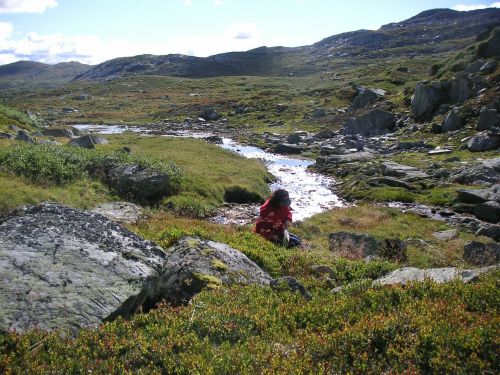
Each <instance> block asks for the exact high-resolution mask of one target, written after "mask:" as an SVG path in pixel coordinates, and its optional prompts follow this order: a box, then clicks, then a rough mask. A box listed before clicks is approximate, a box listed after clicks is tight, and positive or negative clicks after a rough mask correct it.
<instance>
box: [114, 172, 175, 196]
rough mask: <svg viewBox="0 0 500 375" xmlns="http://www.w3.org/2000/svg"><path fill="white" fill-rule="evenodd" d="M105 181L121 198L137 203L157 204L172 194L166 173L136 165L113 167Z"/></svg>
mask: <svg viewBox="0 0 500 375" xmlns="http://www.w3.org/2000/svg"><path fill="white" fill-rule="evenodd" d="M105 180H106V183H107V185H108V186H109V187H110V188H112V189H114V190H116V192H117V193H118V195H120V196H121V197H126V198H132V199H135V200H137V201H139V202H157V201H159V200H160V199H161V198H163V197H165V196H168V195H171V194H172V193H173V192H172V191H171V185H170V183H171V181H170V176H169V175H168V174H167V173H164V172H159V171H156V170H152V169H149V168H146V167H144V166H140V165H137V164H130V165H120V166H117V167H114V168H112V169H111V170H110V171H109V172H108V174H107V175H106V177H105Z"/></svg>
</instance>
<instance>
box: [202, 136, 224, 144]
mask: <svg viewBox="0 0 500 375" xmlns="http://www.w3.org/2000/svg"><path fill="white" fill-rule="evenodd" d="M203 139H204V140H205V141H207V142H208V143H212V144H215V145H221V144H223V143H224V141H223V140H222V138H221V137H218V136H216V135H211V136H209V137H205V138H203Z"/></svg>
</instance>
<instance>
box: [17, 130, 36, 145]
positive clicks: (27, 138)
mask: <svg viewBox="0 0 500 375" xmlns="http://www.w3.org/2000/svg"><path fill="white" fill-rule="evenodd" d="M14 139H15V140H16V141H23V142H26V143H36V141H35V139H34V138H33V137H32V136H31V135H30V134H29V133H28V132H27V131H26V130H24V129H19V130H18V131H17V134H16V136H15V138H14Z"/></svg>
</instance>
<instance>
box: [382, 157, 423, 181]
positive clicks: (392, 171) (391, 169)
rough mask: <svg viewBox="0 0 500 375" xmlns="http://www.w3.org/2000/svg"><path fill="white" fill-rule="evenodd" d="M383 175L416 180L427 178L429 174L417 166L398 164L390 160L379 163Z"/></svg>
mask: <svg viewBox="0 0 500 375" xmlns="http://www.w3.org/2000/svg"><path fill="white" fill-rule="evenodd" d="M381 167H382V173H383V174H384V176H390V177H402V178H404V179H405V180H407V181H418V180H420V179H423V178H429V175H428V174H427V173H425V172H423V171H422V170H420V169H418V168H417V167H412V166H409V165H403V164H398V163H395V162H392V161H386V162H383V163H382V164H381Z"/></svg>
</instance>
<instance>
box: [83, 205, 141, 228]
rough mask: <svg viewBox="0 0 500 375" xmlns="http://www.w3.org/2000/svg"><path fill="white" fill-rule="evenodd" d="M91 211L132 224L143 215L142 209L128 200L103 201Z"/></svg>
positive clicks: (113, 219) (119, 221)
mask: <svg viewBox="0 0 500 375" xmlns="http://www.w3.org/2000/svg"><path fill="white" fill-rule="evenodd" d="M92 212H95V213H98V214H101V215H103V216H106V217H107V218H108V219H110V220H112V221H116V222H118V223H123V224H133V223H136V222H138V221H139V220H141V219H143V218H144V217H145V213H144V210H143V209H142V208H141V207H140V206H137V205H136V204H133V203H130V202H110V203H103V204H100V205H99V206H97V207H95V208H94V209H93V210H92Z"/></svg>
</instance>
